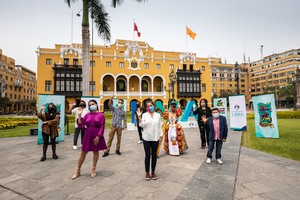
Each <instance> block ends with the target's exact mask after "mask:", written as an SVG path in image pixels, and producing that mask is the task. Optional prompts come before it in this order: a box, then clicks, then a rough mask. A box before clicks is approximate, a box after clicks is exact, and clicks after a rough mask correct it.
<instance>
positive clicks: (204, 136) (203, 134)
mask: <svg viewBox="0 0 300 200" xmlns="http://www.w3.org/2000/svg"><path fill="white" fill-rule="evenodd" d="M198 126H199V130H200V139H201V146H202V147H205V146H206V144H207V146H208V144H209V142H208V135H209V131H208V128H207V127H206V126H205V125H199V124H198Z"/></svg>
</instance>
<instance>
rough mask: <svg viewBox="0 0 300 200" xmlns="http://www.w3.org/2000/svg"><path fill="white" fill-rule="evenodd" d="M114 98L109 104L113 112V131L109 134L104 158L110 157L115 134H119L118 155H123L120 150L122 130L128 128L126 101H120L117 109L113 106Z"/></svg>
mask: <svg viewBox="0 0 300 200" xmlns="http://www.w3.org/2000/svg"><path fill="white" fill-rule="evenodd" d="M113 98H114V97H111V98H110V101H109V102H108V106H109V107H110V109H111V110H112V122H111V129H110V131H109V133H108V141H107V149H106V151H105V152H104V154H103V156H102V157H106V156H108V155H109V152H110V147H111V144H112V142H113V139H114V136H115V133H117V144H116V154H118V155H121V152H120V148H121V136H122V130H123V129H124V128H125V127H126V112H125V111H124V109H123V107H124V100H123V99H119V100H118V104H117V107H115V106H113Z"/></svg>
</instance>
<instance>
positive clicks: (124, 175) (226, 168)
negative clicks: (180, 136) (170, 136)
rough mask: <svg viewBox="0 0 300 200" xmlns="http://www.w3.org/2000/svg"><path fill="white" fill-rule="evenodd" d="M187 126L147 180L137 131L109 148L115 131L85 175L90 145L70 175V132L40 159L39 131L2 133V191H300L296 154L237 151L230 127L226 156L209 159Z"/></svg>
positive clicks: (242, 195) (106, 195) (23, 194)
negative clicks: (181, 141) (181, 140)
mask: <svg viewBox="0 0 300 200" xmlns="http://www.w3.org/2000/svg"><path fill="white" fill-rule="evenodd" d="M185 134H186V139H187V142H188V145H189V149H188V150H187V151H186V152H185V153H184V154H182V155H180V156H170V155H167V154H165V152H164V151H163V150H162V151H161V154H160V158H159V159H158V163H157V170H156V173H157V176H158V180H150V181H145V179H144V178H145V172H144V151H143V145H142V144H138V143H137V139H138V134H137V131H124V133H123V136H122V144H121V152H122V155H121V156H118V155H116V154H115V153H114V150H115V144H116V138H115V140H114V141H113V145H112V148H111V154H110V155H109V156H108V157H105V158H102V157H100V159H99V162H98V165H97V176H96V177H95V178H91V177H90V170H91V163H92V153H89V154H88V156H87V158H86V160H85V162H84V164H83V167H82V169H81V176H80V177H79V178H77V179H76V180H71V176H72V175H73V173H74V170H75V167H76V164H77V160H78V157H79V154H80V150H76V151H74V150H73V149H72V141H73V135H69V136H65V141H64V142H61V143H59V144H58V145H57V154H58V156H59V159H58V160H53V159H52V158H51V155H52V153H51V147H50V146H49V149H48V155H47V156H48V158H47V160H46V161H45V162H40V158H41V153H42V146H41V145H37V144H36V141H37V137H36V136H30V137H18V138H2V139H0V199H1V200H2V199H4V200H6V199H15V200H17V199H105V200H106V199H109V200H111V199H124V200H125V199H156V200H160V199H163V200H165V199H166V200H168V199H170V200H171V199H191V200H192V199H222V200H223V199H263V198H266V199H295V197H298V196H299V195H300V194H299V192H298V191H300V190H299V189H300V188H299V183H300V181H299V180H300V177H299V176H300V173H299V162H295V161H290V160H287V159H282V158H279V157H275V156H271V155H268V154H264V153H261V152H257V151H254V150H249V149H246V148H242V151H241V153H242V154H241V155H240V149H241V148H240V141H241V133H240V132H233V131H230V133H229V137H228V141H227V142H226V143H224V145H223V150H222V155H223V159H222V160H223V162H224V164H223V165H218V164H217V163H216V161H215V159H213V162H212V163H211V164H210V165H207V164H206V163H205V161H206V152H207V149H201V148H200V137H199V131H198V129H197V128H193V129H185ZM105 138H107V131H106V135H105ZM253 152H254V153H253ZM100 155H101V156H102V152H101V153H100ZM237 172H238V174H237V175H236V173H237ZM270 176H271V177H270ZM260 177H262V178H261V179H260ZM268 177H269V179H268ZM236 178H237V180H236ZM281 181H282V182H281ZM274 191H275V194H274V195H272V192H274ZM281 192H282V193H281ZM283 196H284V197H285V198H282V197H283Z"/></svg>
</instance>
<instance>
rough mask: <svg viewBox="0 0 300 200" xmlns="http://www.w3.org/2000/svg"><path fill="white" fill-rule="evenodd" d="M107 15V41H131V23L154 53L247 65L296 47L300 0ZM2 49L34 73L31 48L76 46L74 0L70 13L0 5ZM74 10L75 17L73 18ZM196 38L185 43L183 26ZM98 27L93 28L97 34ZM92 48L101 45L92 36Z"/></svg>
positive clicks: (225, 1)
mask: <svg viewBox="0 0 300 200" xmlns="http://www.w3.org/2000/svg"><path fill="white" fill-rule="evenodd" d="M102 2H103V3H104V5H105V7H106V10H107V11H108V13H109V15H110V20H111V22H110V26H111V42H110V43H111V44H113V43H115V41H116V39H125V40H132V39H133V19H135V22H136V24H137V25H138V28H139V31H140V32H141V34H142V35H141V37H140V38H137V36H135V39H138V40H140V41H145V42H147V43H148V44H149V45H150V46H151V47H153V48H154V49H155V50H166V51H183V52H184V51H186V46H187V50H188V52H193V53H196V54H197V56H198V57H208V56H215V57H221V58H222V61H224V60H227V63H235V61H238V62H242V61H243V52H244V51H245V54H246V58H247V60H248V57H250V59H251V61H255V60H259V59H260V57H261V52H260V46H261V45H263V46H264V48H263V53H264V56H267V55H270V54H272V53H280V52H283V51H286V50H290V49H297V48H300V26H299V19H300V11H299V8H300V1H299V0H214V1H211V0H148V1H147V2H146V3H137V2H135V1H134V0H125V3H124V4H123V5H122V6H121V7H118V8H112V7H111V6H110V2H111V1H110V0H102ZM0 8H1V9H0V19H1V20H0V49H2V51H3V54H4V55H6V56H9V57H12V58H14V59H15V61H16V64H20V65H23V66H25V67H28V68H29V69H31V70H33V71H36V67H37V56H36V53H35V51H36V49H37V47H38V46H40V47H41V48H54V45H55V44H66V43H67V44H70V43H71V38H72V37H71V35H72V34H71V32H72V31H71V30H72V29H71V27H72V26H71V24H72V16H73V43H81V18H80V17H77V16H76V13H78V11H80V9H81V8H82V1H81V0H78V2H77V3H75V4H73V5H72V6H71V8H69V7H68V6H67V4H66V3H64V0H26V1H25V0H10V1H8V0H0ZM72 11H73V15H72ZM186 25H188V26H189V27H190V28H191V30H193V31H194V32H196V33H197V36H196V38H195V40H192V39H191V38H188V39H187V45H186V34H185V30H186V29H185V26H186ZM94 30H95V29H94ZM94 44H98V45H104V44H105V43H104V41H103V40H101V39H100V38H99V37H98V36H97V34H96V31H94Z"/></svg>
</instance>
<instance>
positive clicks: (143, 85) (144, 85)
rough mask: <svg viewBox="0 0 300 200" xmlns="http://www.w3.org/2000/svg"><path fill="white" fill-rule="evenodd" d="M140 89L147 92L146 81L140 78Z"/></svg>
mask: <svg viewBox="0 0 300 200" xmlns="http://www.w3.org/2000/svg"><path fill="white" fill-rule="evenodd" d="M142 91H143V92H148V82H147V81H146V80H142Z"/></svg>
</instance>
